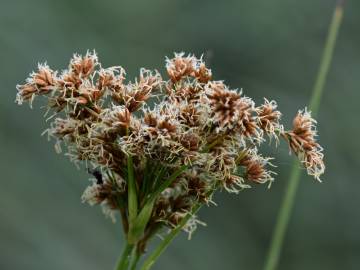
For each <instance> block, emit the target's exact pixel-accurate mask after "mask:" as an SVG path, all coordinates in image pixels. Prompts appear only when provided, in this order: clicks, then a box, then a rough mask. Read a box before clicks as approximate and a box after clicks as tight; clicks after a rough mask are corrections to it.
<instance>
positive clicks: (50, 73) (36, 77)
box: [16, 52, 325, 270]
mask: <svg viewBox="0 0 360 270" xmlns="http://www.w3.org/2000/svg"><path fill="white" fill-rule="evenodd" d="M166 70H167V75H168V77H169V78H168V79H163V78H162V77H161V75H160V74H159V73H158V72H157V71H150V70H147V69H140V74H139V77H138V78H137V79H136V80H135V81H133V82H126V81H125V75H126V73H125V70H124V69H123V68H122V67H120V66H115V67H110V68H103V67H102V66H101V64H100V63H99V61H98V58H97V55H96V54H95V52H94V53H90V52H88V53H87V54H86V55H85V56H80V55H74V57H73V58H72V59H71V61H70V64H69V68H68V69H66V70H64V71H62V72H61V73H58V72H57V71H54V70H52V69H50V68H49V67H48V66H47V65H46V64H43V65H39V67H38V70H37V71H36V72H33V73H31V74H30V77H29V78H28V79H27V81H26V83H25V84H22V85H18V86H17V88H18V94H17V97H16V101H17V103H19V104H22V103H23V102H24V101H28V102H29V103H30V105H31V104H32V101H33V99H34V98H35V97H36V96H45V97H46V98H47V100H48V103H47V109H48V110H47V114H49V113H50V116H49V119H51V120H52V122H51V126H50V128H49V129H47V130H46V133H47V134H48V136H49V137H51V138H55V140H56V144H55V146H56V147H55V148H56V150H57V151H58V152H61V151H62V148H63V146H64V145H65V146H66V148H67V153H66V155H68V156H69V157H70V159H71V160H72V161H73V162H74V163H75V164H78V163H80V162H82V163H84V164H85V166H86V167H87V168H88V170H89V172H90V173H91V174H92V175H93V176H94V178H92V179H90V181H91V182H90V185H89V186H88V187H87V188H86V190H85V192H84V194H83V196H82V200H83V201H84V202H88V203H89V204H91V205H95V204H99V205H101V207H102V208H103V211H104V213H105V214H106V215H107V216H110V217H111V219H112V220H114V221H115V214H116V213H117V212H119V213H120V215H121V221H122V224H123V230H124V233H125V235H126V240H127V245H126V248H125V249H124V253H123V255H122V257H121V259H120V260H119V263H118V265H117V269H119V270H120V269H128V267H129V265H131V266H130V267H131V269H136V265H137V262H138V260H139V258H140V257H141V256H142V255H143V254H144V253H145V251H146V247H147V244H148V242H149V240H150V239H151V237H152V236H154V235H155V234H157V233H163V234H165V235H171V234H173V235H174V234H175V233H177V232H178V231H179V230H181V229H182V230H184V231H186V232H188V233H189V235H191V233H193V232H194V230H195V229H196V227H197V225H198V224H200V223H201V222H200V221H199V220H198V219H197V217H196V215H195V214H196V211H197V210H198V209H199V208H200V207H201V206H202V205H205V204H206V205H209V204H211V203H212V197H213V194H214V192H215V191H216V190H218V189H224V190H226V191H229V192H234V193H238V192H239V191H240V190H243V189H245V188H248V187H250V186H251V185H252V184H254V183H255V184H264V183H265V184H267V185H268V186H270V185H271V183H272V182H273V180H274V175H275V173H274V172H273V171H271V170H270V169H269V168H271V167H273V165H272V164H271V162H270V161H271V160H272V158H269V157H264V156H262V155H261V154H260V153H259V151H258V147H259V145H261V144H262V143H263V142H265V141H266V139H269V140H270V141H271V140H273V141H275V144H276V145H277V144H278V143H279V139H280V138H283V139H285V141H287V142H288V143H289V146H290V149H291V151H292V152H294V153H295V154H296V155H297V157H298V158H299V160H300V161H301V163H302V164H303V166H304V167H305V168H306V169H307V172H308V174H309V175H312V176H314V177H315V178H316V179H318V180H319V179H320V178H319V177H320V175H321V174H322V173H323V172H324V169H325V167H324V163H323V154H322V148H321V146H320V145H319V144H318V143H317V142H316V140H315V137H316V128H315V124H316V122H315V120H314V119H312V118H311V115H310V112H308V111H307V110H306V109H305V110H300V111H299V112H298V113H297V115H296V117H295V119H294V121H293V128H292V130H285V129H284V127H283V126H282V125H281V124H280V118H281V113H280V112H279V111H278V110H277V104H276V102H275V101H269V100H267V99H265V100H264V103H263V104H262V105H260V106H256V105H255V103H254V102H253V100H252V99H251V98H249V97H246V96H244V95H243V94H242V92H241V91H237V90H231V89H229V88H228V87H227V86H226V85H225V84H224V82H223V81H214V80H212V72H211V70H210V69H209V68H207V67H206V66H205V63H204V62H203V60H202V59H201V58H200V59H198V58H196V57H194V56H192V55H188V56H185V55H184V53H180V54H175V56H174V58H172V59H167V60H166ZM170 240H171V239H170ZM164 241H165V240H164ZM154 259H156V256H155V257H152V258H151V259H150V260H148V261H146V262H145V264H144V267H143V268H142V269H149V268H150V267H151V265H152V264H153V263H154Z"/></svg>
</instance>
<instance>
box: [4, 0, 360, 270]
mask: <svg viewBox="0 0 360 270" xmlns="http://www.w3.org/2000/svg"><path fill="white" fill-rule="evenodd" d="M334 2H335V1H330V0H326V1H325V0H321V1H310V0H306V1H295V0H290V1H289V0H271V1H268V0H246V1H235V0H234V1H223V2H221V1H190V0H186V1H180V0H179V1H165V0H161V1H160V0H155V1H145V0H143V1H119V0H105V1H95V0H90V1H70V0H63V1H46V0H33V1H27V0H12V1H10V0H3V1H1V3H0V56H1V58H0V59H1V63H0V81H1V82H2V86H1V88H2V90H1V93H2V97H1V98H0V153H1V155H0V175H1V177H0V179H1V180H0V181H1V188H0V220H1V222H0V254H1V255H0V269H24V268H25V267H26V269H29V270H31V269H34V270H35V269H36V270H41V269H50V268H51V269H54V270H57V269H59V270H60V269H89V270H92V269H94V270H96V269H111V268H112V267H113V264H114V262H115V260H116V257H117V256H118V254H119V252H120V248H121V245H122V238H121V227H120V224H119V223H117V224H115V225H113V224H112V223H111V221H110V220H104V219H103V216H102V214H101V212H100V210H99V209H93V208H91V207H89V206H87V205H83V204H81V201H80V195H81V193H82V191H83V188H84V187H85V185H86V184H87V183H86V179H87V178H88V175H87V173H86V172H85V171H82V170H80V171H79V170H76V169H75V168H74V167H73V165H72V164H71V163H70V162H69V161H68V160H67V158H66V157H64V156H61V155H56V154H55V151H54V150H53V146H52V143H46V138H45V137H40V133H41V132H40V131H41V130H42V129H45V128H46V124H45V123H44V121H43V115H42V111H41V110H39V109H34V110H32V111H30V110H29V109H28V108H26V106H22V107H18V106H16V105H15V104H14V99H15V94H16V90H15V85H16V84H17V83H22V79H23V78H25V77H26V75H27V74H28V73H29V72H30V71H31V70H33V69H34V68H35V67H36V62H37V61H39V60H40V61H48V63H49V65H50V66H54V67H60V66H64V68H65V67H66V65H67V60H68V59H69V57H70V56H71V54H72V53H73V52H74V51H78V52H79V53H85V52H86V50H87V49H93V48H95V49H96V50H97V52H98V53H99V57H100V59H101V61H102V62H103V63H104V65H106V66H110V65H117V64H119V63H120V64H121V65H122V66H124V67H125V68H126V69H127V70H128V71H129V77H134V76H135V75H136V72H137V70H138V67H140V66H144V67H147V68H151V69H152V68H157V69H159V70H161V68H162V66H163V61H162V60H161V59H164V57H165V55H168V56H171V55H172V53H173V52H174V51H182V50H183V51H186V52H193V53H196V54H198V55H199V54H201V53H203V52H205V53H206V57H207V59H208V62H210V65H211V68H212V69H213V73H214V77H215V79H216V78H221V79H225V80H226V83H227V84H229V85H230V86H231V87H233V88H236V87H237V88H241V87H242V88H243V89H244V92H245V93H248V94H249V95H251V96H252V97H255V101H258V102H260V101H262V97H263V96H267V97H269V98H273V99H276V100H277V101H278V105H279V108H280V109H281V111H283V112H284V115H286V116H287V117H288V118H286V119H284V120H285V122H287V123H288V125H289V124H290V118H292V117H293V116H294V115H295V113H296V109H295V108H299V107H303V106H305V105H306V103H307V102H308V99H309V96H310V92H311V88H312V85H313V81H314V78H315V73H316V70H317V67H318V63H319V60H320V54H321V50H322V46H323V43H324V38H325V36H326V31H327V26H328V23H329V21H330V18H331V16H332V11H333V7H334V4H335V3H334ZM359 14H360V2H358V1H356V0H349V1H348V3H347V6H346V10H345V18H344V23H343V25H342V29H341V30H340V35H339V42H338V44H337V48H336V50H335V56H334V61H333V67H332V68H331V71H330V74H329V80H328V83H327V85H326V89H325V96H324V99H323V102H322V104H321V108H320V114H319V117H318V121H319V133H320V142H321V144H322V145H323V146H324V148H325V155H326V164H327V171H326V174H325V175H324V176H323V178H322V179H323V183H322V184H319V183H317V182H315V181H313V180H312V179H311V178H309V177H307V176H305V174H304V176H303V177H302V178H303V179H302V182H301V186H300V189H299V193H298V196H297V202H296V205H295V209H294V213H293V217H292V220H291V222H290V227H289V231H288V234H287V238H286V241H285V246H284V252H283V256H282V260H281V263H280V269H358V268H359V267H360V256H359V254H360V234H359V231H358V228H360V212H359V210H358V208H357V206H358V205H359V203H360V200H359V195H358V194H359V190H360V182H359V181H358V178H359V176H358V171H357V169H358V167H359V165H360V163H359V153H360V143H359V142H358V140H357V138H358V136H359V135H360V134H359V133H360V127H359V125H357V124H356V123H357V122H358V120H357V116H358V115H359V113H360V106H359V104H358V103H359V98H360V90H359V89H360V81H359V68H360V64H359V63H360V49H359V48H360V35H359V34H358V31H359V28H360V16H359ZM37 102H39V101H37ZM40 103H41V102H40ZM280 152H281V154H280V155H279V156H278V160H288V159H287V158H284V157H285V156H286V155H288V149H287V148H286V146H285V144H284V145H283V146H282V147H281V149H280ZM277 164H278V166H279V168H277V171H278V174H279V175H278V176H277V179H276V182H275V183H274V184H273V186H272V190H271V192H269V191H268V190H267V189H266V188H265V187H258V188H254V189H252V190H248V191H246V192H243V193H242V194H240V196H223V194H221V193H220V194H218V195H217V196H216V198H215V199H216V201H217V202H218V207H212V208H207V209H203V210H202V212H201V213H200V218H201V219H202V220H203V221H205V222H206V223H208V226H207V227H205V228H202V229H201V230H199V231H198V232H197V233H195V235H194V237H193V239H192V240H191V241H190V242H189V241H188V240H187V239H186V237H184V235H183V236H181V237H179V238H178V239H177V240H176V241H175V243H174V244H173V245H172V246H171V247H170V248H169V250H167V252H166V253H164V255H163V256H162V258H161V260H160V261H159V263H158V264H157V265H156V269H173V270H177V269H186V268H188V269H208V270H210V269H259V268H260V267H261V265H262V263H263V260H264V257H265V252H266V249H267V247H268V243H269V240H270V235H271V231H272V228H273V225H274V222H275V218H276V214H277V212H278V207H279V204H280V200H281V196H282V194H283V191H284V187H285V185H286V183H287V177H288V172H289V168H290V164H291V162H278V163H277Z"/></svg>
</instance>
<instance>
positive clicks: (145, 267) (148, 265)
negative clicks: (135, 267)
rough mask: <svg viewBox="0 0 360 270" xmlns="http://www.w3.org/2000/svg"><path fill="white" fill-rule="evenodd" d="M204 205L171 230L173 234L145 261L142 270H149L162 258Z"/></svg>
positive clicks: (166, 237) (196, 206)
mask: <svg viewBox="0 0 360 270" xmlns="http://www.w3.org/2000/svg"><path fill="white" fill-rule="evenodd" d="M201 206H202V204H197V205H195V206H194V208H193V209H192V211H191V213H189V214H187V215H186V216H185V217H184V218H183V219H182V220H181V222H180V223H179V224H178V225H177V226H176V227H175V229H173V230H171V232H170V233H169V234H168V235H166V236H165V238H164V240H163V241H162V242H161V243H160V245H159V246H158V247H157V248H156V249H155V250H154V252H153V253H151V254H150V256H149V257H148V258H147V259H146V260H145V262H144V264H143V266H142V267H141V270H149V269H150V268H151V267H152V266H153V265H154V263H155V262H156V260H157V259H158V258H159V257H160V255H161V254H162V253H163V252H164V250H165V249H166V248H167V247H168V245H169V244H170V243H171V241H172V240H174V238H175V237H176V236H177V235H178V234H179V232H180V231H181V229H182V228H183V227H184V226H185V224H186V223H187V222H188V221H189V219H190V218H191V217H192V216H193V215H194V214H195V213H196V212H197V211H199V209H200V208H201Z"/></svg>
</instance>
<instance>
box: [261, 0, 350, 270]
mask: <svg viewBox="0 0 360 270" xmlns="http://www.w3.org/2000/svg"><path fill="white" fill-rule="evenodd" d="M344 3H345V1H344V0H338V1H337V4H336V7H335V11H334V14H333V17H332V21H331V23H330V26H329V32H328V35H327V39H326V42H325V47H324V50H323V54H322V58H321V62H320V67H319V71H318V74H317V77H316V81H315V84H314V88H313V92H312V96H311V99H310V103H309V109H310V111H311V112H312V114H313V116H315V115H316V114H317V112H318V110H319V106H320V101H321V97H322V94H323V92H324V86H325V83H326V78H327V74H328V72H329V68H330V65H331V60H332V57H333V54H334V48H335V44H336V40H337V36H338V31H339V28H340V25H341V21H342V18H343V12H344ZM300 176H301V173H300V164H299V162H298V161H297V160H296V161H294V163H293V166H292V169H291V174H290V179H289V183H288V186H287V188H286V191H285V194H284V197H283V201H282V204H281V207H280V212H279V214H278V217H277V221H276V225H275V228H274V232H273V237H272V240H271V243H270V248H269V250H268V255H267V258H266V260H265V264H264V268H263V269H264V270H275V269H276V268H277V265H278V262H279V258H280V253H281V249H282V246H283V242H284V237H285V233H286V230H287V226H288V223H289V219H290V215H291V211H292V209H293V205H294V201H295V196H296V192H297V188H298V186H299V180H300Z"/></svg>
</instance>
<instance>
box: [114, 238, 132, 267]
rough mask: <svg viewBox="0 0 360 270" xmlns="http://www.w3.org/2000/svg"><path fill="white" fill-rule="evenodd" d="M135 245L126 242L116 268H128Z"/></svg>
mask: <svg viewBox="0 0 360 270" xmlns="http://www.w3.org/2000/svg"><path fill="white" fill-rule="evenodd" d="M133 248H134V245H132V244H129V243H128V242H126V245H125V247H124V250H123V252H122V254H121V256H120V259H119V261H118V263H117V265H116V268H115V270H127V269H128V267H129V262H130V258H131V251H132V250H133Z"/></svg>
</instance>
